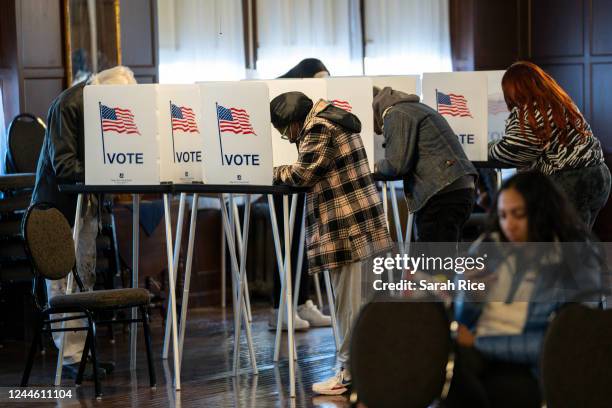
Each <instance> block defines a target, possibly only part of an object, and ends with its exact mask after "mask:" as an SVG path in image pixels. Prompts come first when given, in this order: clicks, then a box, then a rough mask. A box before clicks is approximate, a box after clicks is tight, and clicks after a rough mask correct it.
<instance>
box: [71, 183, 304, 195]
mask: <svg viewBox="0 0 612 408" xmlns="http://www.w3.org/2000/svg"><path fill="white" fill-rule="evenodd" d="M59 189H60V191H61V192H63V193H74V194H79V193H109V194H179V193H200V194H206V193H209V194H222V193H226V194H277V195H288V194H294V193H305V192H307V191H308V189H306V188H295V187H289V186H254V185H217V184H160V185H125V186H117V185H101V186H88V185H84V184H62V185H60V186H59Z"/></svg>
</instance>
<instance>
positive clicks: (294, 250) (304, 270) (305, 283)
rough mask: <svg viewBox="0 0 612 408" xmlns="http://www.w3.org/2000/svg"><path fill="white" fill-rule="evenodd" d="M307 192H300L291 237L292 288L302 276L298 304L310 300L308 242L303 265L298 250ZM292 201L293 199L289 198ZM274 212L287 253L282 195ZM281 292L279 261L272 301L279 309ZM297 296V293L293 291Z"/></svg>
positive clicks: (277, 200)
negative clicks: (298, 262) (299, 262)
mask: <svg viewBox="0 0 612 408" xmlns="http://www.w3.org/2000/svg"><path fill="white" fill-rule="evenodd" d="M305 199H306V195H305V194H298V196H297V207H296V211H295V224H294V227H293V237H292V238H291V290H293V288H295V279H296V277H297V276H301V278H302V280H301V282H300V291H299V293H298V294H297V297H298V305H302V304H304V303H305V302H306V301H307V300H308V293H309V287H310V281H311V279H310V277H309V276H308V259H307V256H306V242H304V258H303V261H302V264H301V265H299V266H298V265H297V260H298V259H297V258H298V251H299V250H300V227H301V225H302V215H303V214H304V201H305ZM289 203H291V200H289ZM274 212H275V213H276V221H277V222H278V233H279V235H280V242H281V252H282V253H283V254H284V253H285V233H284V225H285V224H284V219H283V199H282V198H281V197H275V198H274ZM280 293H281V280H280V277H279V275H278V267H277V263H276V262H275V263H274V292H273V293H272V296H273V298H272V303H273V305H274V308H275V309H278V306H279V300H280ZM292 294H293V296H296V294H295V293H292Z"/></svg>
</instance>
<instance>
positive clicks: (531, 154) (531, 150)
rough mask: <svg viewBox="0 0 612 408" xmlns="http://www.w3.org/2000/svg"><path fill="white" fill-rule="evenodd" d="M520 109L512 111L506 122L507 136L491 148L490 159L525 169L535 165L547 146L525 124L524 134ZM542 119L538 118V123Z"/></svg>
mask: <svg viewBox="0 0 612 408" xmlns="http://www.w3.org/2000/svg"><path fill="white" fill-rule="evenodd" d="M518 112H519V110H518V108H514V109H512V112H511V113H510V116H509V117H508V120H507V121H506V130H505V135H504V137H503V138H501V139H500V140H499V141H498V142H496V143H493V144H491V145H490V146H489V157H490V158H492V159H495V160H499V161H501V162H504V163H508V164H512V165H516V166H519V167H525V166H529V165H531V164H533V162H535V161H536V160H537V158H538V157H540V156H541V155H542V153H543V151H544V148H545V144H544V143H542V142H541V140H540V139H539V138H538V137H537V136H535V135H534V134H533V132H532V130H531V128H530V126H529V124H527V123H526V124H525V126H524V130H523V132H521V125H520V122H519V118H518V116H519V115H518ZM540 121H541V118H539V117H538V122H540Z"/></svg>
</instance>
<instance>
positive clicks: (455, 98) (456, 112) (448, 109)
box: [436, 90, 472, 118]
mask: <svg viewBox="0 0 612 408" xmlns="http://www.w3.org/2000/svg"><path fill="white" fill-rule="evenodd" d="M436 101H437V104H438V113H440V115H450V116H459V117H470V118H471V117H472V114H471V113H470V109H469V108H468V106H467V100H466V99H465V97H464V96H463V95H458V94H452V93H449V94H445V93H443V92H440V91H438V90H436Z"/></svg>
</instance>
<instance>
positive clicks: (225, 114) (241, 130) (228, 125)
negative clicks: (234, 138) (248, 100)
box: [217, 105, 255, 135]
mask: <svg viewBox="0 0 612 408" xmlns="http://www.w3.org/2000/svg"><path fill="white" fill-rule="evenodd" d="M217 117H218V119H219V131H221V132H231V133H236V134H240V135H254V134H255V130H253V125H251V118H250V117H249V114H248V112H247V111H246V110H244V109H238V108H231V107H230V108H229V109H228V108H226V107H224V106H221V105H217Z"/></svg>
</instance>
